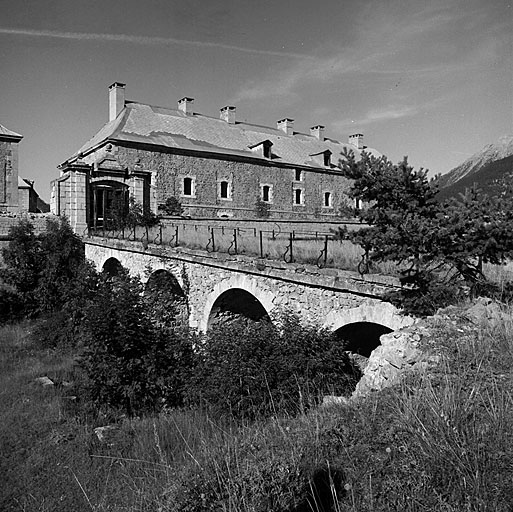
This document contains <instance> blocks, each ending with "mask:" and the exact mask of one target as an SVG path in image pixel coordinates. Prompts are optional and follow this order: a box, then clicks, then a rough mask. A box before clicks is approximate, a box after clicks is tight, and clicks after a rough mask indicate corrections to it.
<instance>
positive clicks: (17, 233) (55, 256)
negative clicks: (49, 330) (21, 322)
mask: <svg viewBox="0 0 513 512" xmlns="http://www.w3.org/2000/svg"><path fill="white" fill-rule="evenodd" d="M9 238H10V242H9V245H8V246H7V247H6V248H4V249H3V250H2V253H3V258H4V263H5V268H3V269H2V270H1V273H0V277H1V278H2V279H3V280H4V281H5V283H7V284H8V285H10V286H11V287H12V288H13V293H14V295H13V294H11V295H10V297H11V299H12V300H13V301H14V302H13V303H12V304H13V307H15V308H16V309H19V303H20V302H21V305H22V307H23V314H24V315H26V316H33V315H37V314H40V313H45V314H48V313H51V312H54V311H58V310H59V311H60V310H63V309H64V310H66V308H68V309H67V310H68V311H73V310H74V309H73V308H72V307H71V304H70V303H71V302H72V301H74V300H78V298H79V297H80V296H81V295H82V294H84V293H86V288H87V286H88V283H89V278H88V277H86V274H88V275H89V276H90V275H92V268H91V267H90V266H89V265H88V264H87V263H86V261H85V256H84V246H83V243H82V241H81V240H80V238H79V237H78V236H77V235H76V234H75V233H74V232H73V230H72V229H71V227H70V225H69V223H68V221H67V220H66V219H65V218H63V217H60V218H58V219H47V223H46V230H45V231H44V232H43V233H41V234H40V235H36V234H35V233H34V227H33V225H32V224H31V223H30V222H29V221H28V220H21V221H20V222H19V223H18V224H17V225H15V226H13V227H12V228H11V229H10V231H9ZM4 297H5V294H4ZM16 304H18V305H16Z"/></svg>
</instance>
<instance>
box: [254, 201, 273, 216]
mask: <svg viewBox="0 0 513 512" xmlns="http://www.w3.org/2000/svg"><path fill="white" fill-rule="evenodd" d="M255 214H256V216H257V217H259V218H261V219H268V218H269V217H270V216H271V205H270V204H269V203H266V202H265V201H262V200H261V199H260V198H259V199H257V201H256V203H255Z"/></svg>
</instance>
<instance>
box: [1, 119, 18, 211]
mask: <svg viewBox="0 0 513 512" xmlns="http://www.w3.org/2000/svg"><path fill="white" fill-rule="evenodd" d="M22 138H23V135H19V134H18V133H15V132H12V131H11V130H8V129H7V128H5V127H4V126H2V125H1V124H0V213H15V212H17V211H18V144H19V142H20V141H21V139H22Z"/></svg>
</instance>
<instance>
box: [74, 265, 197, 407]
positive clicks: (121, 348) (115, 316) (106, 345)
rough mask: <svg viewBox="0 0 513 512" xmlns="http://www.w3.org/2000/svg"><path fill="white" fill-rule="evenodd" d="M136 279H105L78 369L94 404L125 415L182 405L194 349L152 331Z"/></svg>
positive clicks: (91, 308)
mask: <svg viewBox="0 0 513 512" xmlns="http://www.w3.org/2000/svg"><path fill="white" fill-rule="evenodd" d="M142 291H143V289H142V284H141V282H140V280H139V279H138V278H134V277H130V276H129V275H128V274H127V273H121V274H120V275H118V276H116V277H108V276H103V277H102V279H101V280H100V283H99V286H98V289H97V290H96V294H95V298H94V301H92V302H91V303H89V305H88V306H87V307H86V310H85V318H86V321H85V322H84V326H85V328H86V333H85V338H86V345H85V348H84V352H83V354H82V358H81V362H80V364H81V367H82V368H84V370H85V371H86V373H87V375H88V377H89V380H90V382H91V384H90V393H91V397H92V399H93V400H94V401H95V402H97V403H98V404H104V405H107V406H109V407H111V408H114V409H116V408H119V409H120V410H122V411H124V412H126V413H127V414H128V415H130V416H132V415H136V414H140V413H142V412H148V411H155V410H159V409H161V408H162V407H164V406H176V405H180V403H181V401H182V393H183V386H184V380H185V376H186V375H187V372H188V371H189V368H190V365H191V364H192V343H191V340H190V339H189V338H188V337H187V336H186V335H183V334H181V333H178V332H171V331H169V330H166V331H164V330H162V329H159V327H158V326H154V324H153V322H152V319H151V317H150V316H149V315H148V313H147V309H146V304H145V300H144V298H143V296H142Z"/></svg>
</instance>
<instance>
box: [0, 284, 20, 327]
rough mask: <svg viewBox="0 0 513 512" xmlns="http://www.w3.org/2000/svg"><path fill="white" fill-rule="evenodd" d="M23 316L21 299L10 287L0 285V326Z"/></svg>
mask: <svg viewBox="0 0 513 512" xmlns="http://www.w3.org/2000/svg"><path fill="white" fill-rule="evenodd" d="M22 316H23V299H22V297H21V295H20V294H19V293H18V292H16V290H14V289H13V288H12V287H8V286H3V285H0V325H2V324H5V323H7V322H12V321H15V320H19V319H20V318H22Z"/></svg>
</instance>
